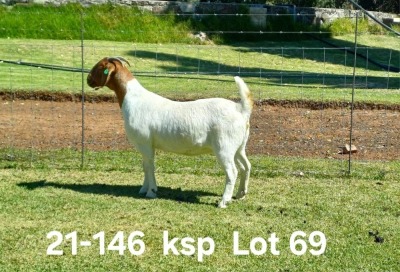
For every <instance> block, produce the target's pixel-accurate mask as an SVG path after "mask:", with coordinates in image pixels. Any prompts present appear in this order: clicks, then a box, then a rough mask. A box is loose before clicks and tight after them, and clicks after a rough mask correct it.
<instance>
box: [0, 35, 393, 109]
mask: <svg viewBox="0 0 400 272" xmlns="http://www.w3.org/2000/svg"><path fill="white" fill-rule="evenodd" d="M348 39H350V36H343V37H342V38H341V37H338V38H336V39H334V40H332V42H335V43H337V44H338V45H339V46H340V48H339V49H337V48H330V47H327V45H326V44H323V43H321V42H319V41H315V40H314V41H313V40H308V41H301V42H274V41H270V42H268V41H265V42H259V43H252V44H248V43H240V44H231V45H219V46H217V45H184V44H152V43H126V42H107V41H90V40H89V41H84V68H85V69H90V68H91V67H92V66H93V65H94V64H95V63H96V62H97V61H98V60H99V59H101V58H102V57H104V56H115V55H120V56H123V57H125V58H127V59H128V60H129V61H130V63H131V67H130V70H131V71H132V72H133V73H134V75H135V76H137V78H138V79H139V80H140V82H141V83H142V84H143V85H144V86H146V87H147V88H149V89H151V90H153V91H155V92H157V93H159V94H161V95H164V96H168V97H170V98H175V99H194V98H199V97H211V96H220V97H227V98H236V97H237V93H236V90H235V91H232V88H231V87H230V86H231V83H232V82H233V79H232V77H233V76H235V75H240V76H242V77H243V78H245V81H246V82H247V83H248V84H249V86H250V88H251V89H252V91H253V93H254V95H255V98H256V99H258V100H263V99H279V100H313V101H350V100H351V89H352V82H353V68H352V65H353V55H352V54H350V53H348V52H346V51H344V50H343V48H350V47H351V46H352V44H351V42H350V41H347V40H348ZM366 39H367V40H368V37H367V38H366ZM371 40H373V41H376V40H375V39H371ZM380 40H381V42H382V41H384V44H385V46H386V47H390V48H392V49H390V48H389V49H388V48H384V47H378V45H377V44H372V45H368V44H360V49H359V52H361V53H362V54H363V55H365V56H368V58H371V59H374V60H375V61H376V62H379V63H381V64H383V65H390V66H394V67H398V65H399V60H400V58H399V51H398V50H394V48H396V43H395V42H398V41H397V40H398V39H397V38H396V37H390V36H381V37H380ZM362 41H364V40H362ZM365 42H367V41H365ZM0 51H1V52H3V53H2V56H1V58H2V59H3V60H11V61H23V62H31V63H37V64H39V68H38V67H30V66H21V65H12V64H7V63H0V76H1V77H2V78H3V79H4V80H2V81H1V82H0V90H3V91H6V92H11V93H12V92H17V91H24V92H31V93H32V94H34V93H35V92H36V91H38V90H42V91H47V92H64V93H71V94H79V93H81V91H82V75H81V73H73V72H65V71H58V70H56V69H54V70H52V69H50V70H49V69H44V68H40V66H41V65H40V64H50V65H57V66H61V67H74V68H80V67H81V65H82V64H81V46H80V41H56V40H53V41H49V40H25V39H22V40H20V39H3V40H1V41H0ZM42 66H43V65H42ZM356 76H357V77H356V96H355V97H356V101H360V102H374V103H389V104H397V103H398V102H399V99H398V96H399V87H400V81H399V80H400V78H399V74H398V73H393V72H388V71H387V70H385V69H382V68H379V67H377V66H374V65H373V64H371V63H367V62H366V61H365V59H362V58H358V62H357V69H356ZM85 79H86V74H84V75H83V88H84V91H85V93H86V94H88V95H90V94H94V92H93V90H91V89H90V88H89V87H88V86H86V82H85ZM95 94H96V95H112V94H111V92H109V91H108V90H104V91H100V92H96V93H95Z"/></svg>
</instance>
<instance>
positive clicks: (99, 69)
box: [87, 57, 130, 89]
mask: <svg viewBox="0 0 400 272" xmlns="http://www.w3.org/2000/svg"><path fill="white" fill-rule="evenodd" d="M126 65H129V66H130V64H129V62H128V61H127V60H126V59H124V58H122V57H105V58H103V59H101V60H100V61H99V62H97V63H96V64H95V65H94V66H93V68H92V69H91V70H90V72H89V75H88V77H87V84H88V85H89V86H90V87H92V88H95V89H99V88H101V87H104V86H108V84H109V81H110V79H111V78H112V77H113V76H114V73H115V72H116V71H117V70H118V68H119V66H121V67H126ZM108 87H111V86H108ZM111 89H113V88H111Z"/></svg>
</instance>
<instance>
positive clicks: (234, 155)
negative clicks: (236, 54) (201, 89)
mask: <svg viewBox="0 0 400 272" xmlns="http://www.w3.org/2000/svg"><path fill="white" fill-rule="evenodd" d="M105 60H106V62H111V63H112V64H113V65H114V67H110V66H109V65H107V64H108V63H107V64H104V61H105ZM108 60H111V61H108ZM102 61H103V64H100V63H101V62H102ZM102 61H100V62H99V63H98V64H96V65H95V66H94V67H93V69H92V71H91V73H90V74H89V76H88V84H89V85H90V86H91V87H102V86H101V84H103V83H104V85H105V86H108V87H110V88H111V89H113V90H114V91H115V92H116V94H117V97H118V98H119V102H120V107H121V110H122V114H123V118H124V122H125V130H126V133H127V138H128V140H129V142H130V143H132V144H133V145H134V146H135V147H136V149H137V150H138V151H139V152H140V153H141V154H142V156H143V170H144V173H145V178H144V183H143V186H142V188H141V190H140V192H139V193H145V194H146V196H147V197H150V198H154V197H156V191H157V183H156V179H155V175H154V170H155V167H154V155H155V149H161V150H164V151H168V152H174V153H179V154H184V155H199V154H207V153H214V154H215V156H216V157H217V159H218V161H219V163H220V164H221V165H222V167H223V168H224V171H225V174H226V185H225V191H224V194H223V197H222V200H221V202H220V204H219V207H222V208H224V207H226V203H227V202H229V201H231V198H232V194H233V189H234V184H235V181H236V178H237V175H238V170H237V168H236V165H237V166H238V167H239V169H240V172H241V175H240V186H239V190H238V193H237V195H236V197H237V198H243V197H244V196H245V194H246V193H247V188H248V181H249V176H250V168H251V165H250V162H249V161H248V159H247V157H246V154H245V147H246V143H247V140H248V137H249V127H250V124H249V119H250V115H251V110H252V103H253V102H252V99H251V94H250V91H249V89H248V88H247V85H246V84H245V83H244V82H243V80H242V79H241V78H240V77H235V81H236V83H237V85H238V87H239V93H240V97H241V101H240V103H235V102H233V101H230V100H227V99H222V98H209V99H200V100H196V101H189V102H177V101H172V100H169V99H167V98H164V97H162V96H159V95H157V94H155V93H153V92H150V91H148V90H147V89H145V88H144V87H143V86H142V85H141V84H140V83H139V82H138V81H137V79H136V78H134V77H133V76H129V75H127V74H126V71H124V69H125V70H127V69H126V67H125V65H124V62H125V60H124V59H122V61H121V59H119V58H105V59H103V60H102ZM99 66H100V70H101V69H102V67H108V68H106V69H108V70H107V74H106V73H105V72H104V73H105V74H106V75H107V78H106V79H104V76H102V77H103V79H102V81H104V82H103V83H99V82H100V81H101V80H100V79H98V78H96V75H95V74H96V69H99V68H98V67H99ZM109 70H110V74H108V73H109ZM119 73H121V75H119ZM124 73H125V74H124ZM97 74H99V73H97ZM97 77H99V76H97ZM104 85H103V86H104ZM121 94H122V95H121ZM121 96H122V97H121Z"/></svg>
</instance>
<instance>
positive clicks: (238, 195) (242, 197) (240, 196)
mask: <svg viewBox="0 0 400 272" xmlns="http://www.w3.org/2000/svg"><path fill="white" fill-rule="evenodd" d="M245 197H246V192H245V191H240V192H237V194H236V197H235V198H236V199H244V198H245Z"/></svg>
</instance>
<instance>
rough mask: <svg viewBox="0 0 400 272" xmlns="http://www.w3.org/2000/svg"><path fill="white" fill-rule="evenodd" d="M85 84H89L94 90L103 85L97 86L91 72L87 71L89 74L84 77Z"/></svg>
mask: <svg viewBox="0 0 400 272" xmlns="http://www.w3.org/2000/svg"><path fill="white" fill-rule="evenodd" d="M86 82H87V85H89V86H90V87H91V88H94V89H95V90H98V89H100V88H101V87H103V86H98V84H96V82H95V80H94V79H93V77H92V73H89V75H88V76H87V79H86Z"/></svg>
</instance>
